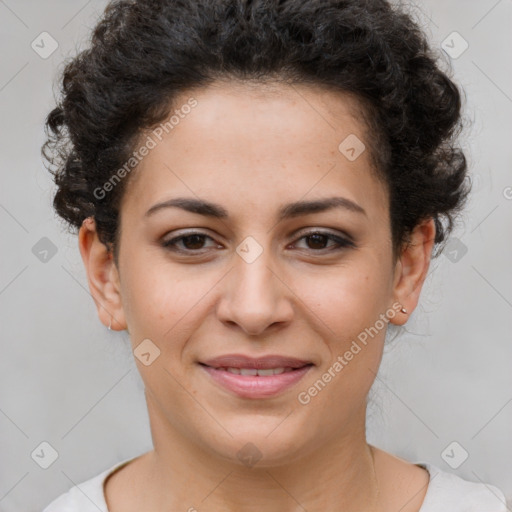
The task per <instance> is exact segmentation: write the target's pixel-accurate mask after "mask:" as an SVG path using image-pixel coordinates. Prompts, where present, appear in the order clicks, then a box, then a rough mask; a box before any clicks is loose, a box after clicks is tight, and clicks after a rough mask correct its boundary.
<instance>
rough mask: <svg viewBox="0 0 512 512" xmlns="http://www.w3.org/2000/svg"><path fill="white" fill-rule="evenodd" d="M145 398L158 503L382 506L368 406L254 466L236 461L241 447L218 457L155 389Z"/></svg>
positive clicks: (151, 479) (191, 507)
mask: <svg viewBox="0 0 512 512" xmlns="http://www.w3.org/2000/svg"><path fill="white" fill-rule="evenodd" d="M147 401H148V410H149V412H150V418H151V433H152V437H153V443H154V448H155V449H154V451H153V452H152V453H151V457H150V458H149V459H148V480H147V482H148V483H147V485H148V486H149V489H145V490H146V492H145V495H146V496H151V503H150V504H151V505H153V507H152V509H153V510H187V511H190V512H194V511H195V510H201V509H207V510H208V511H209V512H221V511H222V512H226V511H235V510H244V511H247V512H253V511H254V512H256V511H261V510H265V511H266V512H278V511H279V512H295V511H299V510H300V511H303V510H322V511H323V512H334V511H339V510H366V511H372V512H373V511H374V510H377V508H376V505H377V499H378V484H377V478H376V473H375V467H374V461H373V453H372V449H371V447H370V446H369V445H368V444H367V442H366V439H365V416H366V411H365V409H362V410H361V411H359V413H358V415H357V418H354V421H353V424H352V425H350V426H348V427H347V429H346V430H343V431H342V432H339V433H337V434H336V436H333V439H330V440H325V439H323V440H321V443H320V442H319V444H318V446H315V447H312V448H311V450H309V451H308V452H307V453H301V454H299V455H296V456H295V457H294V458H293V460H287V461H286V462H284V463H279V464H277V463H275V464H274V463H270V462H267V463H265V462H264V461H265V457H263V458H262V459H261V460H260V461H258V462H256V463H255V464H254V465H250V466H249V465H246V464H244V463H242V462H241V461H240V460H238V458H237V452H238V450H239V448H238V449H234V451H233V458H228V457H227V456H225V457H222V456H219V454H218V453H215V452H213V451H212V450H210V449H209V448H208V447H207V446H205V447H202V446H201V443H200V442H198V441H197V440H195V439H191V438H190V437H189V436H188V433H187V432H180V431H177V430H176V429H175V428H174V427H173V425H171V423H169V421H168V419H167V418H165V417H163V415H162V413H161V411H160V410H159V408H158V406H157V405H156V404H154V403H153V402H152V399H151V396H150V395H147ZM234 444H236V443H234ZM242 444H243V443H242ZM262 448H263V447H262ZM262 451H263V449H262ZM148 505H149V504H148Z"/></svg>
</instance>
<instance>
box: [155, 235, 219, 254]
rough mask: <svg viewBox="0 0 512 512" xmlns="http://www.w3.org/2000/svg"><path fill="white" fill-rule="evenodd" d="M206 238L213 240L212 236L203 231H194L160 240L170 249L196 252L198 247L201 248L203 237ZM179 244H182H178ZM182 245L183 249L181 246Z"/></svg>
mask: <svg viewBox="0 0 512 512" xmlns="http://www.w3.org/2000/svg"><path fill="white" fill-rule="evenodd" d="M206 238H208V239H209V240H212V241H214V240H213V238H212V237H210V236H208V235H206V234H205V233H201V232H199V231H194V232H191V233H187V234H185V235H181V236H178V237H175V238H171V239H169V240H165V241H163V242H162V245H163V246H164V247H165V248H167V249H169V250H171V251H176V252H181V253H187V252H188V253H190V252H197V251H199V250H200V249H203V247H202V245H203V244H204V239H206ZM179 244H183V245H182V246H179ZM183 246H184V247H185V249H183V248H182V247H183Z"/></svg>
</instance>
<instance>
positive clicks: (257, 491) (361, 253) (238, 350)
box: [43, 0, 506, 512]
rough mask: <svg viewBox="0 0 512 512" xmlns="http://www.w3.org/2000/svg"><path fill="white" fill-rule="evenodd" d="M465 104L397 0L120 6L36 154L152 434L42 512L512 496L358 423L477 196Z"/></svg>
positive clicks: (427, 505) (479, 500)
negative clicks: (408, 452)
mask: <svg viewBox="0 0 512 512" xmlns="http://www.w3.org/2000/svg"><path fill="white" fill-rule="evenodd" d="M460 108H461V107H460V95H459V91H458V89H457V87H456V86H455V85H454V83H453V82H452V81H451V80H450V79H449V78H448V77H447V76H446V75H445V74H444V73H443V72H442V71H441V70H440V69H439V67H438V64H437V62H436V58H435V56H434V55H433V54H432V52H431V50H430V49H429V46H428V43H427V42H426V40H425V36H424V35H423V33H422V32H421V31H420V30H419V28H418V27H417V26H416V25H415V24H414V22H413V21H412V20H411V19H410V18H409V17H408V16H407V15H406V14H404V13H403V12H401V11H400V10H398V8H396V7H391V6H390V5H389V4H388V3H387V2H385V1H381V0H373V1H369V2H357V1H344V2H341V1H335V0H308V1H305V0H289V1H277V0H271V1H268V0H267V1H257V0H255V1H250V0H216V1H211V0H196V1H194V2H192V1H187V0H181V1H178V0H175V1H171V0H144V1H137V2H132V1H116V2H112V3H111V4H110V5H109V6H108V7H107V9H106V11H105V13H104V16H103V18H102V19H101V20H100V22H99V24H98V25H97V27H96V28H95V29H94V33H93V38H92V45H91V48H90V49H88V50H85V51H84V52H82V53H81V54H80V55H79V56H78V57H76V58H75V59H74V60H73V61H72V62H70V63H69V64H68V65H67V67H66V69H65V71H64V76H63V82H62V99H61V101H60V103H59V105H58V106H57V107H56V108H55V109H54V110H53V111H52V112H51V113H50V114H49V116H48V119H47V128H48V131H49V137H48V140H47V142H46V144H45V146H44V148H43V153H44V155H45V157H46V159H47V160H48V162H49V169H50V170H51V172H52V173H53V174H54V176H55V181H56V183H57V186H58V190H57V192H56V196H55V200H54V206H55V208H56V210H57V212H58V213H59V215H61V216H62V217H63V218H64V219H65V220H66V221H68V222H69V224H70V225H71V226H73V227H75V228H77V229H79V248H80V252H81V255H82V258H83V261H84V265H85V269H86V272H87V276H88V282H89V287H90V290H91V294H92V296H93V297H94V300H95V303H96V306H97V308H98V315H99V318H100V320H101V321H102V322H103V323H104V324H105V325H106V326H108V328H109V329H115V330H124V329H126V330H127V331H128V333H129V335H130V340H131V345H132V349H133V352H134V357H135V361H136V364H137V366H138V369H139V371H140V374H141V377H142V380H143V382H144V386H145V396H146V401H147V406H148V412H149V417H150V424H151V434H152V439H153V444H154V449H153V450H151V451H150V452H147V453H145V454H142V455H140V456H138V457H136V458H134V459H129V460H125V461H122V462H120V463H118V464H116V465H115V466H113V467H111V468H108V469H107V470H105V471H104V472H103V473H101V474H100V475H97V476H96V477H94V478H92V479H91V480H89V481H87V482H85V483H83V484H81V485H80V490H78V489H76V488H73V489H71V490H70V491H69V492H68V493H66V494H64V495H62V496H61V497H59V498H58V499H57V500H55V501H54V502H53V503H51V504H50V505H49V506H48V507H47V508H46V509H45V512H54V511H62V510H70V511H80V512H85V511H89V510H98V509H99V510H103V511H107V510H108V511H110V512H131V511H141V510H151V511H154V512H159V511H164V510H165V511H169V510H173V511H174V510H188V511H194V510H208V511H210V512H213V511H215V512H216V511H231V510H247V511H248V510H258V511H261V510H264V511H270V512H272V511H277V510H279V511H283V510H289V511H292V510H293V511H295V510H308V511H323V512H329V511H339V510H365V511H368V512H370V511H398V510H400V511H402V512H418V511H421V512H435V511H441V510H442V511H446V510H450V511H451V512H462V511H473V510H475V511H476V510H478V511H482V510H486V511H488V512H491V511H492V512H494V511H496V512H498V511H501V512H502V511H505V509H506V506H505V499H504V496H503V494H502V493H501V491H500V490H499V489H497V488H496V487H493V486H490V485H484V484H482V483H473V482H469V481H466V480H463V479H461V478H459V477H457V476H455V475H453V474H450V473H448V472H444V471H442V470H441V469H439V468H438V467H436V466H434V465H431V464H428V463H416V464H413V463H411V462H408V461H405V460H403V459H400V458H397V457H395V456H393V455H391V454H389V453H386V452H385V451H383V450H380V449H379V448H377V447H375V446H372V445H370V444H368V443H367V441H366V437H365V416H366V404H367V396H368V392H369V390H370V388H371V386H372V384H373V382H374V380H375V376H376V374H377V371H378V368H379V364H380V361H381V357H382V351H383V347H384V341H385V335H386V331H387V328H388V326H389V325H390V324H393V325H397V326H400V325H403V324H405V323H406V322H407V319H408V317H409V315H410V314H411V312H412V311H413V310H414V308H415V307H416V305H417V303H418V300H419V297H420V292H421V289H422V285H423V283H424V280H425V277H426V274H427V271H428V268H429V263H430V259H431V256H432V254H433V252H434V249H435V248H436V247H437V248H440V247H441V244H442V243H443V242H444V241H445V240H446V238H447V236H448V235H449V233H450V231H451V230H452V226H453V223H454V219H455V217H456V215H457V214H458V213H459V212H460V211H461V209H462V206H463V205H464V202H465V199H466V197H467V194H468V192H469V191H468V189H467V180H466V179H465V178H466V168H467V166H466V160H465V157H464V154H463V153H462V151H461V150H460V149H459V148H458V147H457V145H456V140H455V138H456V135H457V134H458V131H459V129H460ZM437 254H438V253H437Z"/></svg>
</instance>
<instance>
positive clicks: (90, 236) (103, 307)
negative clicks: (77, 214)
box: [78, 217, 126, 330]
mask: <svg viewBox="0 0 512 512" xmlns="http://www.w3.org/2000/svg"><path fill="white" fill-rule="evenodd" d="M78 243H79V248H80V254H81V256H82V260H83V262H84V267H85V271H86V273H87V280H88V282H89V289H90V292H91V295H92V298H93V299H94V302H95V304H96V308H97V310H98V316H99V318H100V320H101V322H102V323H103V324H104V325H105V326H106V327H108V326H109V325H110V326H111V329H113V330H123V329H126V320H125V316H124V310H123V306H122V302H121V293H120V288H119V275H118V271H117V268H116V266H115V263H114V260H113V257H112V254H111V253H110V252H109V251H108V250H107V248H106V247H105V245H104V244H103V243H102V242H101V241H100V240H99V238H98V234H97V231H96V223H95V221H94V218H93V217H88V218H87V219H85V220H84V221H83V223H82V226H81V228H80V231H79V234H78Z"/></svg>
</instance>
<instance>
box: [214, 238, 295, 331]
mask: <svg viewBox="0 0 512 512" xmlns="http://www.w3.org/2000/svg"><path fill="white" fill-rule="evenodd" d="M234 267H235V268H233V270H232V271H231V272H230V273H229V280H228V285H227V287H226V288H225V291H224V293H223V295H222V299H221V306H220V307H219V310H218V313H219V317H220V318H221V320H223V321H227V322H231V323H232V322H235V323H236V324H238V325H239V326H240V327H241V328H243V329H244V330H245V331H246V332H248V333H251V334H257V333H259V332H262V331H264V330H265V328H266V327H268V326H269V325H271V324H274V323H276V322H284V321H288V320H289V319H290V318H291V316H290V315H291V312H292V308H291V306H290V304H289V302H288V301H287V300H286V292H285V290H286V286H284V284H283V283H282V282H281V280H280V279H279V278H278V277H277V276H276V275H275V274H276V271H275V270H274V268H275V267H276V265H275V261H274V258H273V254H272V251H271V250H270V249H269V248H268V244H266V245H265V246H263V245H262V244H261V243H259V242H258V241H257V240H256V239H255V238H253V237H247V238H246V239H245V240H244V241H242V243H241V244H240V245H239V246H238V247H237V254H236V255H235V256H234Z"/></svg>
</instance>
